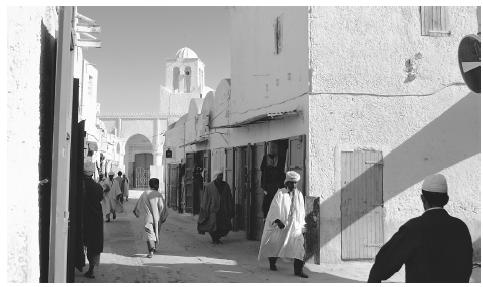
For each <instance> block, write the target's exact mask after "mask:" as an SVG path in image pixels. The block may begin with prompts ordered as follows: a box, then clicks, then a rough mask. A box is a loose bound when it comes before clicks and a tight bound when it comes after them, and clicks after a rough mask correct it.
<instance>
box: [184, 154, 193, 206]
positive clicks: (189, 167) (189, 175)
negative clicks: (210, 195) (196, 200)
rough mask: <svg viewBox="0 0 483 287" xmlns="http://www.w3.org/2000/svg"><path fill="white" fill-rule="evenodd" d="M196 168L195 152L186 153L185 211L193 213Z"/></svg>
mask: <svg viewBox="0 0 483 287" xmlns="http://www.w3.org/2000/svg"><path fill="white" fill-rule="evenodd" d="M194 170H195V153H187V154H186V165H185V177H184V186H185V194H184V208H183V210H184V212H188V213H193V211H194V210H193V190H194V182H193V172H194Z"/></svg>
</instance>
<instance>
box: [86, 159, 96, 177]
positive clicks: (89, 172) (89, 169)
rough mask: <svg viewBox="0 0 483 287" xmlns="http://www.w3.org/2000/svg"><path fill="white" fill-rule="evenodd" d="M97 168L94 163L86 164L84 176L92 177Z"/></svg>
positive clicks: (88, 162) (87, 162)
mask: <svg viewBox="0 0 483 287" xmlns="http://www.w3.org/2000/svg"><path fill="white" fill-rule="evenodd" d="M95 169H96V167H95V165H94V163H93V162H92V161H86V162H84V174H85V175H88V176H92V175H93V174H94V171H95Z"/></svg>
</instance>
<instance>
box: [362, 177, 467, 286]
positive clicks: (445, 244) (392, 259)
mask: <svg viewBox="0 0 483 287" xmlns="http://www.w3.org/2000/svg"><path fill="white" fill-rule="evenodd" d="M448 200H449V196H448V185H447V183H446V178H445V177H444V176H443V175H442V174H435V175H430V176H428V177H426V178H425V179H424V181H423V186H422V191H421V201H422V203H423V207H424V213H423V214H422V215H421V216H419V217H416V218H413V219H411V220H409V221H408V222H406V223H405V224H404V225H403V226H401V228H399V230H398V232H396V234H394V235H393V236H392V238H391V239H390V240H389V241H388V242H387V243H386V244H384V246H382V248H381V249H380V250H379V252H378V253H377V255H376V260H375V262H374V265H373V266H372V269H371V272H370V274H369V279H368V282H370V283H379V282H381V281H382V280H387V279H389V278H390V277H391V276H392V275H393V274H394V273H396V272H397V271H398V270H399V269H400V268H401V267H402V265H403V264H405V265H406V282H407V283H413V282H428V283H429V282H432V283H434V282H441V283H455V282H469V280H470V276H471V272H472V267H473V262H472V257H473V246H472V241H471V236H470V233H469V231H468V227H467V226H466V224H465V223H464V222H463V221H461V220H459V219H458V218H456V217H452V216H450V215H449V214H448V212H447V211H446V210H444V208H443V207H444V206H445V205H446V204H447V203H448Z"/></svg>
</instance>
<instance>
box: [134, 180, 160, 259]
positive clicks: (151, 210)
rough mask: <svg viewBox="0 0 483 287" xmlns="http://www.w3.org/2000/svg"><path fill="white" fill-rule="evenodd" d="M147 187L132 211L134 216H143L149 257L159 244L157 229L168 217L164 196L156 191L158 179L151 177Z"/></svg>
mask: <svg viewBox="0 0 483 287" xmlns="http://www.w3.org/2000/svg"><path fill="white" fill-rule="evenodd" d="M149 188H150V190H147V191H145V192H143V194H142V195H141V197H140V198H139V199H138V201H137V202H136V206H135V207H134V210H133V212H134V215H136V217H140V216H143V224H144V239H145V240H146V242H147V245H148V252H149V253H148V255H147V257H148V258H151V257H153V254H154V252H155V251H156V248H157V247H158V246H159V230H160V229H161V224H163V223H164V222H165V221H166V218H167V217H168V210H167V206H166V200H165V198H164V196H163V195H162V194H161V193H160V192H159V191H158V189H159V179H157V178H151V179H150V180H149Z"/></svg>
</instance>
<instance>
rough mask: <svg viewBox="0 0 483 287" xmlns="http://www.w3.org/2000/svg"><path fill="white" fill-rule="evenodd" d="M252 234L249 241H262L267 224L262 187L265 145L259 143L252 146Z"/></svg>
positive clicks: (250, 201) (250, 233)
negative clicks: (264, 226)
mask: <svg viewBox="0 0 483 287" xmlns="http://www.w3.org/2000/svg"><path fill="white" fill-rule="evenodd" d="M250 150H251V152H250V164H249V168H250V170H249V174H250V178H251V179H250V200H249V204H250V216H249V218H250V219H249V220H250V232H249V236H248V238H249V239H252V240H261V239H262V234H263V225H264V223H265V220H264V217H263V210H262V204H263V196H264V193H263V189H262V187H261V178H262V171H261V169H260V166H261V165H262V161H263V157H264V156H265V150H266V147H265V143H257V144H254V145H251V146H250Z"/></svg>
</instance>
